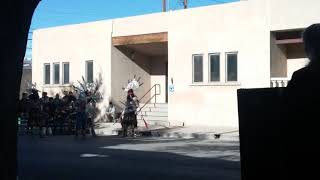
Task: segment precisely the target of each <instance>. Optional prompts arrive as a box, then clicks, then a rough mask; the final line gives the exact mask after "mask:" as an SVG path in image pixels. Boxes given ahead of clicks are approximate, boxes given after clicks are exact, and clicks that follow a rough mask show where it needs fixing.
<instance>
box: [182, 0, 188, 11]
mask: <svg viewBox="0 0 320 180" xmlns="http://www.w3.org/2000/svg"><path fill="white" fill-rule="evenodd" d="M183 7H184V9H187V8H188V0H184V1H183Z"/></svg>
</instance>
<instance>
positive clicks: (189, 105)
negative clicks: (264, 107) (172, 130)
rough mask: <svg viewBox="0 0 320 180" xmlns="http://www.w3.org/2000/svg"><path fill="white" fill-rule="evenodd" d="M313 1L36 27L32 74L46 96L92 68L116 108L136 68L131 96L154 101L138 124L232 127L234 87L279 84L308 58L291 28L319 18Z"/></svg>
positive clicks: (248, 1) (297, 30) (273, 0)
mask: <svg viewBox="0 0 320 180" xmlns="http://www.w3.org/2000/svg"><path fill="white" fill-rule="evenodd" d="M319 7H320V1H315V0H304V1H301V0H243V1H239V2H234V3H226V4H221V5H212V6H206V7H200V8H192V9H187V10H178V11H171V12H166V13H155V14H148V15H142V16H135V17H128V18H120V19H112V20H105V21H98V22H91V23H84V24H76V25H67V26H61V27H54V28H47V29H39V30H36V31H34V33H33V48H32V49H33V52H32V56H33V57H32V59H33V68H32V79H33V82H36V83H37V85H38V87H39V88H40V89H41V88H42V90H44V91H48V92H49V93H52V94H53V93H56V92H61V88H63V87H68V86H70V84H71V83H77V80H80V79H81V76H85V77H86V78H87V79H89V80H92V79H95V78H97V77H98V76H99V74H101V75H102V77H103V80H104V86H103V89H104V97H106V98H105V103H107V101H108V100H109V98H107V97H110V98H112V100H113V102H115V103H117V104H118V105H119V106H120V105H121V104H120V103H118V102H119V101H120V100H123V98H124V95H125V93H124V92H123V90H122V87H123V86H124V85H126V83H127V81H128V79H130V78H133V76H134V75H137V76H138V77H139V76H141V81H142V82H144V85H143V86H142V88H141V89H139V90H138V92H137V94H138V96H139V97H143V95H144V94H145V93H147V92H148V90H150V89H152V90H151V91H150V92H149V93H148V94H147V95H146V96H144V97H143V99H142V100H141V101H142V102H148V100H149V99H150V98H151V99H152V100H151V102H152V103H156V105H152V104H150V103H149V104H148V105H147V106H145V109H146V110H145V111H146V112H145V114H144V118H145V119H146V120H147V121H148V122H152V121H156V120H159V121H161V122H170V124H171V125H173V124H176V123H179V124H181V123H183V122H184V123H185V125H210V126H233V127H237V126H238V113H237V94H236V92H237V89H239V88H262V87H274V86H285V84H286V82H287V80H289V79H290V78H291V75H292V73H293V71H295V70H297V69H299V68H301V67H303V66H304V65H305V64H306V63H307V62H308V60H307V59H306V56H305V54H304V51H303V46H302V40H301V32H302V31H303V29H304V28H306V27H307V26H309V25H311V24H313V23H318V22H320V11H319ZM91 66H92V68H91ZM58 69H59V70H58ZM156 84H159V85H160V86H158V85H157V86H154V85H156ZM172 86H174V90H173V91H168V89H169V87H172ZM152 87H153V88H152ZM155 94H159V95H156V96H154V95H155ZM155 97H156V99H155ZM142 105H143V103H142ZM152 107H153V108H152ZM165 108H166V110H164V109H165ZM148 111H153V112H150V113H148ZM157 111H158V112H159V113H156V112H157ZM168 124H169V123H168Z"/></svg>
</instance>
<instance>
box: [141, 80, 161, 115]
mask: <svg viewBox="0 0 320 180" xmlns="http://www.w3.org/2000/svg"><path fill="white" fill-rule="evenodd" d="M157 86H159V93H157V88H156V87H157ZM153 88H155V93H154V95H152V96H151V97H150V98H149V99H148V101H146V102H145V103H144V105H143V106H142V107H141V108H140V109H139V111H138V112H137V114H139V113H140V112H141V110H142V109H143V108H144V107H145V106H146V105H147V104H148V103H149V102H150V101H151V100H152V99H153V98H154V97H155V103H157V96H158V95H161V85H160V84H155V85H153V86H152V87H151V88H150V89H149V91H148V92H147V93H146V94H145V95H144V96H143V97H142V98H144V97H145V96H146V95H147V94H148V93H149V92H150V91H151V90H152V89H153ZM142 98H140V100H141V99H142ZM140 100H139V101H140Z"/></svg>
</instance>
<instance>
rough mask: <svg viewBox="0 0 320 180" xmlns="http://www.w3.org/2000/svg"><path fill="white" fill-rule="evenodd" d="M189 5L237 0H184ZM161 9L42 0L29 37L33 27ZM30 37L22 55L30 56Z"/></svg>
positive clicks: (154, 3)
mask: <svg viewBox="0 0 320 180" xmlns="http://www.w3.org/2000/svg"><path fill="white" fill-rule="evenodd" d="M188 1H189V8H192V7H199V6H206V5H213V4H219V3H227V2H233V1H238V0H188ZM167 2H168V6H167V9H170V10H178V9H182V8H183V5H182V2H183V0H167ZM161 11H162V0H42V1H40V3H39V5H38V7H37V9H36V10H35V13H34V15H33V19H32V23H31V28H30V34H29V36H30V37H29V39H32V31H33V30H34V29H40V28H47V27H54V26H61V25H66V24H78V23H84V22H90V21H98V20H105V19H113V18H120V17H127V16H135V15H142V14H150V13H155V12H161ZM31 48H32V40H30V41H29V42H28V45H27V52H26V57H27V58H31Z"/></svg>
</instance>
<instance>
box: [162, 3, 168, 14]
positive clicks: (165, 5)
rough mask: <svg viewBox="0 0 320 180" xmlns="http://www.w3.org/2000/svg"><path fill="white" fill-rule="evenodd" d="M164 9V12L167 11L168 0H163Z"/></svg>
mask: <svg viewBox="0 0 320 180" xmlns="http://www.w3.org/2000/svg"><path fill="white" fill-rule="evenodd" d="M162 11H163V12H166V11H167V0H162Z"/></svg>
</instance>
